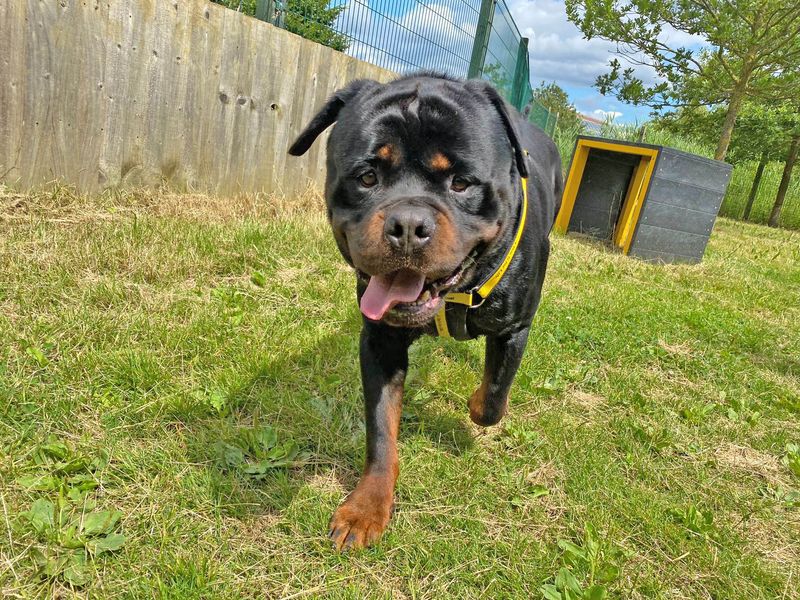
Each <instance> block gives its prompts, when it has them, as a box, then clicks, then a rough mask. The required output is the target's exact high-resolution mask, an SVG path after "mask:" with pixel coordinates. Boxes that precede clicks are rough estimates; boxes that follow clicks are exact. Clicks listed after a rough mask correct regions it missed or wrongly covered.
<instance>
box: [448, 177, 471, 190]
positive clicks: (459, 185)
mask: <svg viewBox="0 0 800 600" xmlns="http://www.w3.org/2000/svg"><path fill="white" fill-rule="evenodd" d="M468 187H469V181H467V180H466V179H464V178H463V177H458V176H456V177H453V181H451V182H450V189H451V190H453V191H454V192H463V191H464V190H466V189H467V188H468Z"/></svg>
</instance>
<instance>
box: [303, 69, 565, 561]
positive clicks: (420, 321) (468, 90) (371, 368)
mask: <svg viewBox="0 0 800 600" xmlns="http://www.w3.org/2000/svg"><path fill="white" fill-rule="evenodd" d="M334 122H335V123H336V125H335V127H334V128H333V131H332V132H331V135H330V138H329V140H328V158H327V180H326V185H325V198H326V202H327V206H328V217H329V220H330V223H331V226H332V228H333V233H334V236H335V238H336V242H337V244H338V246H339V250H340V251H341V253H342V256H343V257H344V259H345V260H346V261H347V262H348V263H349V264H350V265H351V266H353V267H354V268H355V269H356V271H357V273H358V275H359V277H358V298H359V300H360V299H361V297H362V295H363V294H364V291H365V289H366V287H367V283H368V282H369V280H370V278H371V277H375V276H388V277H390V276H391V275H387V274H392V273H395V272H400V270H405V271H411V272H413V273H417V274H419V273H421V274H422V275H424V276H425V282H426V283H425V285H426V288H425V289H428V290H429V291H431V293H432V296H433V299H432V300H431V301H429V302H424V303H423V305H422V306H421V307H418V306H416V305H408V304H402V303H401V304H399V305H397V306H394V307H392V308H390V309H389V310H388V311H387V312H386V313H385V314H384V315H383V316H382V317H381V318H380V320H377V321H376V320H372V319H370V318H367V317H365V318H364V326H363V329H362V333H361V350H360V358H361V373H362V381H363V386H364V394H365V408H366V425H367V458H366V467H365V470H364V474H363V476H362V478H361V480H360V481H359V484H358V486H357V487H356V489H355V490H354V491H353V493H351V494H350V496H348V498H347V500H346V501H345V502H344V503H343V504H342V506H340V507H339V509H338V510H337V511H336V513H335V514H334V516H333V518H332V520H331V529H330V535H331V537H332V539H333V540H334V543H335V544H336V546H337V547H338V548H344V547H361V546H365V545H368V544H370V543H372V542H373V541H375V540H376V539H377V538H378V537H380V535H381V533H382V532H383V530H384V529H385V528H386V525H387V524H388V522H389V518H390V515H391V508H392V505H393V494H394V485H395V481H396V478H397V474H398V472H399V466H398V461H397V445H396V440H397V431H398V427H399V418H400V407H401V403H402V394H403V381H404V378H405V373H406V370H407V368H408V348H409V346H410V345H411V344H412V343H413V342H414V340H416V339H417V338H419V337H420V336H421V335H423V334H426V333H429V334H432V333H435V328H434V325H433V321H432V319H433V315H434V314H435V313H436V312H437V311H438V310H439V308H441V305H442V299H441V297H442V296H443V295H444V294H445V293H447V292H448V291H468V290H471V289H472V288H473V287H474V286H475V285H477V284H479V283H480V282H482V281H483V280H484V279H485V278H486V277H488V276H489V275H491V274H492V273H493V272H494V270H495V269H497V267H498V265H499V263H500V262H501V261H502V258H503V256H504V255H505V253H506V251H507V250H508V248H509V246H510V244H511V242H512V240H513V236H514V234H515V231H516V228H517V224H518V221H519V217H520V207H521V203H522V185H521V178H522V177H528V212H527V220H526V224H525V228H524V232H523V235H522V240H521V242H520V245H519V248H518V250H517V252H516V254H515V256H514V259H513V260H512V262H511V264H510V266H509V268H508V271H507V272H506V274H505V276H504V277H503V278H502V280H501V281H500V283H499V284H498V285H497V287H495V289H494V290H493V292H492V293H491V295H490V296H489V297H488V298H487V299H486V301H485V302H484V303H483V304H482V305H481V306H479V307H477V308H474V309H470V310H469V313H468V317H467V326H468V330H469V332H470V333H471V334H472V335H483V336H486V365H485V368H484V375H483V382H482V383H481V386H480V387H479V388H478V389H477V390H476V391H475V393H474V394H473V395H472V398H471V400H470V416H471V418H472V420H473V421H475V422H476V423H478V424H480V425H484V426H486V425H492V424H495V423H497V422H498V421H499V420H500V418H501V417H502V416H503V414H504V413H505V410H506V406H507V402H508V391H509V389H510V387H511V383H512V381H513V379H514V375H515V374H516V371H517V369H518V367H519V364H520V361H521V360H522V355H523V352H524V349H525V344H526V342H527V338H528V331H529V328H530V325H531V320H532V319H533V315H534V313H535V312H536V308H537V306H538V304H539V298H540V295H541V291H542V283H543V281H544V274H545V269H546V267H547V259H548V255H549V249H550V244H549V241H548V235H549V233H550V229H551V227H552V224H553V221H554V219H555V215H556V214H557V212H558V204H559V199H560V196H561V188H562V176H561V159H560V157H559V154H558V150H557V149H556V147H555V145H554V144H553V142H552V140H550V138H549V137H548V136H547V135H546V134H545V133H544V132H543V131H542V130H540V129H538V128H537V127H534V126H533V125H530V124H529V123H527V122H526V121H525V120H524V119H523V117H522V116H521V115H520V114H519V113H518V112H517V111H516V110H515V109H513V108H512V107H510V106H509V105H508V104H506V102H505V101H504V100H503V99H502V98H501V97H500V96H499V95H498V93H497V91H496V90H495V89H494V88H493V87H491V86H490V85H489V84H487V83H485V82H483V81H478V80H470V81H460V80H455V79H451V78H448V77H445V76H441V75H436V74H430V73H421V74H417V75H412V76H409V77H403V78H401V79H398V80H396V81H393V82H391V83H388V84H380V83H377V82H375V81H369V80H359V81H354V82H353V83H351V84H350V85H348V86H347V87H346V88H344V89H342V90H339V91H337V92H336V93H335V94H334V95H333V97H331V98H330V99H329V100H328V102H327V103H326V104H325V106H323V107H322V109H321V110H320V112H319V113H318V114H317V115H316V116H315V117H314V118H313V119H312V121H311V122H310V123H309V124H308V126H307V127H306V129H305V130H304V131H303V132H302V133H301V134H300V136H299V137H298V138H297V140H296V141H295V143H294V144H293V145H292V147H291V148H290V150H289V152H290V153H291V154H293V155H296V156H299V155H301V154H303V153H305V152H306V151H307V150H308V148H309V147H310V146H311V144H312V143H313V142H314V140H315V139H316V138H317V136H318V135H319V134H320V133H322V132H323V131H324V130H325V129H326V128H327V127H329V126H330V125H332V124H333V123H334ZM398 223H399V225H398ZM432 282H433V283H432ZM423 293H424V292H423Z"/></svg>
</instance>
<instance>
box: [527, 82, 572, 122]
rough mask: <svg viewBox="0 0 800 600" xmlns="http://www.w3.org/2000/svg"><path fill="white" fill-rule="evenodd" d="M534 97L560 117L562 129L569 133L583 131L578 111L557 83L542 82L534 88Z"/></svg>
mask: <svg viewBox="0 0 800 600" xmlns="http://www.w3.org/2000/svg"><path fill="white" fill-rule="evenodd" d="M533 97H534V99H536V100H538V101H539V102H540V103H541V104H542V105H544V107H545V108H546V109H547V110H549V111H550V112H552V113H555V114H557V115H558V126H559V127H560V128H562V129H565V130H568V131H579V130H580V129H581V127H582V121H581V118H580V116H579V115H578V111H577V110H575V106H574V105H573V104H572V103H571V102H570V101H569V96H568V95H567V92H566V91H564V89H563V88H562V87H561V86H559V85H558V84H557V83H556V82H554V81H553V82H551V83H545V82H544V81H542V82H541V83H540V84H539V85H538V86H537V87H536V88H534V90H533Z"/></svg>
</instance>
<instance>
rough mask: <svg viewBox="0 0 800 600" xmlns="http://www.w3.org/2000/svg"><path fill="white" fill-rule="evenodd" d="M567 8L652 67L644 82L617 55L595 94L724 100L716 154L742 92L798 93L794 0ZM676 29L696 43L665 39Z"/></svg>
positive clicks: (652, 0) (661, 103) (638, 1)
mask: <svg viewBox="0 0 800 600" xmlns="http://www.w3.org/2000/svg"><path fill="white" fill-rule="evenodd" d="M566 5H567V14H568V16H569V18H570V20H571V21H573V22H574V23H576V24H577V25H578V26H579V27H580V28H581V30H582V31H583V33H584V35H585V36H586V37H587V38H588V39H591V38H593V37H598V38H601V39H606V40H611V41H614V42H617V44H618V50H617V51H618V53H619V54H621V55H622V56H624V57H625V58H626V59H627V60H628V61H629V62H630V63H631V64H633V65H646V66H649V67H652V68H653V69H654V70H655V72H656V75H657V76H658V77H659V78H660V80H659V81H658V82H656V83H654V84H652V85H648V84H646V83H645V82H644V81H643V80H642V79H641V78H640V77H638V76H636V74H635V70H634V68H633V67H629V68H625V69H622V65H621V63H620V62H619V60H617V59H613V60H612V61H611V65H610V66H611V71H610V72H609V73H607V74H605V75H601V76H600V77H598V79H597V82H596V86H597V87H598V88H599V90H600V91H601V93H604V94H605V93H609V92H613V93H615V94H616V95H617V96H618V97H619V98H620V99H621V100H624V101H626V102H632V103H635V104H645V105H648V106H651V107H652V108H654V109H656V110H661V109H663V108H665V107H673V108H675V107H681V106H700V105H706V106H713V105H718V104H724V105H725V107H726V108H725V115H724V118H723V121H722V123H721V126H720V131H719V134H718V140H717V150H716V152H715V158H717V159H718V160H723V159H724V158H725V156H726V154H727V151H728V146H729V144H730V140H731V136H732V133H733V129H734V125H735V123H736V118H737V116H738V114H739V111H740V109H741V107H742V104H743V103H744V101H745V100H746V99H747V98H771V99H773V100H775V99H781V98H783V99H789V98H792V97H793V96H794V95H796V94H798V93H800V10H798V8H797V0H566ZM670 29H672V30H676V31H678V32H680V33H683V34H689V35H692V36H700V37H701V38H702V39H703V48H702V49H700V50H693V49H690V48H687V47H685V46H681V45H678V44H673V43H670V42H669V40H668V38H669V36H668V35H667V33H668V32H669V30H670Z"/></svg>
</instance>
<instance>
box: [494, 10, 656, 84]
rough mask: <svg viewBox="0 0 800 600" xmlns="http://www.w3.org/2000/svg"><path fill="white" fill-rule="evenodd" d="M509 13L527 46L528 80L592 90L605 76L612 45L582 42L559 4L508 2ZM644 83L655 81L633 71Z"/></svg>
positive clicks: (647, 71) (645, 71)
mask: <svg viewBox="0 0 800 600" xmlns="http://www.w3.org/2000/svg"><path fill="white" fill-rule="evenodd" d="M510 8H511V13H512V14H513V15H514V19H515V20H516V22H517V25H518V26H519V29H520V31H521V32H522V35H524V36H526V37H529V38H530V42H529V44H528V49H529V54H530V62H531V79H532V80H533V81H534V82H537V81H541V80H545V81H556V82H559V83H561V84H567V85H574V86H587V87H588V86H592V85H594V82H595V79H597V76H598V75H601V74H603V73H607V72H608V70H609V67H608V63H609V61H610V60H611V59H612V58H613V57H614V56H615V55H616V52H615V51H616V44H614V43H613V42H609V41H606V40H600V39H591V40H586V39H584V37H583V33H582V32H581V30H580V29H578V27H577V25H575V24H573V23H572V22H570V21H569V19H567V12H566V8H565V6H564V2H563V1H559V0H511V2H510ZM636 71H637V74H638V76H639V77H642V78H643V79H644V80H645V81H648V82H649V81H652V80H654V79H655V76H656V75H655V71H654V70H653V69H651V68H649V67H637V68H636Z"/></svg>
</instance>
